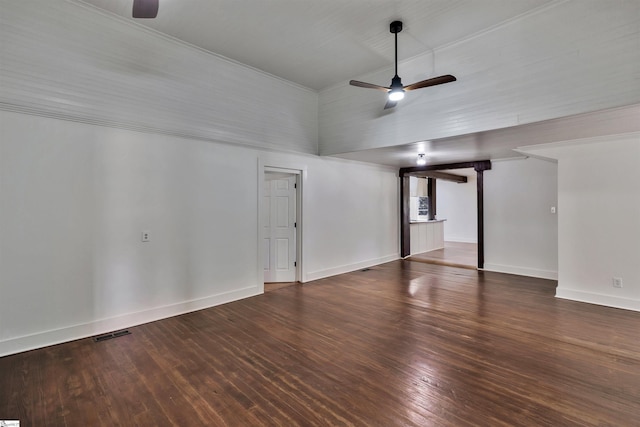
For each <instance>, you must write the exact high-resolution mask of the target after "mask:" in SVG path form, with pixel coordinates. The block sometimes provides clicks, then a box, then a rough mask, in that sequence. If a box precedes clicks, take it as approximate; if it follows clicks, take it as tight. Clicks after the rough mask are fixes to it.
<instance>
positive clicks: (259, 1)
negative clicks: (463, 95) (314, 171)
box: [71, 0, 638, 167]
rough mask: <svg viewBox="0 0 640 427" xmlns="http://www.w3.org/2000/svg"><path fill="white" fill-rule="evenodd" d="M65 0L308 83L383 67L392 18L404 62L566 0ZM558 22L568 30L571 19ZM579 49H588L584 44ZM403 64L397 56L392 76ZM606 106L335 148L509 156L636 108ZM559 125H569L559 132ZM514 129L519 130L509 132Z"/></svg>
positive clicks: (628, 115)
mask: <svg viewBox="0 0 640 427" xmlns="http://www.w3.org/2000/svg"><path fill="white" fill-rule="evenodd" d="M71 1H73V2H75V3H78V2H80V3H86V4H88V5H89V6H88V7H89V8H91V9H94V10H95V11H101V10H105V11H107V13H110V14H115V15H118V16H120V17H121V18H122V19H126V20H129V21H131V22H135V25H142V26H146V27H149V28H151V29H153V30H155V31H158V32H161V33H164V34H166V35H169V36H171V37H173V38H176V39H179V40H182V41H183V42H186V43H189V44H192V45H195V46H197V47H199V48H201V49H204V50H206V51H209V52H212V53H214V54H217V55H222V56H224V57H227V58H229V59H231V60H234V61H237V62H239V63H243V64H246V65H249V66H251V67H253V68H255V69H259V70H262V71H264V72H266V73H269V74H272V75H274V76H277V77H279V78H282V79H285V80H288V81H291V82H294V83H297V84H299V85H301V86H304V87H307V88H310V89H312V90H316V91H322V90H323V89H328V88H332V87H337V86H339V85H347V81H348V80H350V79H352V78H356V79H362V76H363V75H366V74H369V73H374V72H376V71H380V70H388V69H390V68H391V67H392V66H393V55H394V44H393V35H392V34H391V33H390V32H389V23H390V22H391V21H393V20H396V19H398V20H402V21H403V22H404V29H403V31H402V32H401V33H400V34H399V39H398V43H399V52H398V56H399V58H398V59H399V61H401V62H402V61H403V60H407V59H409V58H418V57H419V56H420V55H421V54H425V53H429V52H431V53H434V55H435V53H436V52H434V50H437V49H438V48H442V47H444V46H450V45H452V44H455V43H456V42H458V41H461V40H466V39H470V38H473V37H476V36H478V35H479V34H482V33H484V32H488V31H490V30H492V29H495V28H496V27H500V26H501V25H505V24H507V23H508V22H510V21H513V20H515V19H518V18H519V17H521V16H522V15H523V14H527V13H530V12H532V11H537V12H541V13H543V14H549V15H548V16H553V13H554V9H557V7H558V6H560V5H562V4H564V3H567V0H160V10H159V13H158V17H157V18H156V19H144V20H140V19H138V20H134V19H133V18H131V9H132V2H133V0H71ZM621 1H623V0H621ZM631 1H637V0H631ZM583 4H584V9H585V10H587V9H589V8H590V7H592V6H590V3H587V2H585V3H583ZM611 7H616V6H615V5H612V6H611ZM96 8H97V9H96ZM627 9H629V10H638V9H637V7H628V8H627ZM101 13H102V12H101ZM552 21H553V20H552ZM554 22H555V21H554ZM558 25H562V26H563V27H562V28H565V27H564V26H567V28H569V27H571V22H564V21H563V22H561V23H559V24H558ZM621 28H624V26H621ZM593 30H594V31H596V30H597V29H595V28H594V29H593ZM634 31H636V32H637V29H635V30H634ZM560 33H561V34H562V31H560ZM532 37H533V35H532ZM515 43H517V41H516V42H515ZM585 48H586V49H587V50H588V46H587V47H585ZM407 62H411V61H407ZM405 64H406V63H405ZM402 66H403V64H402V63H401V64H400V70H399V74H400V75H402ZM426 72H427V73H428V72H429V70H426ZM424 77H428V76H427V75H425V76H424ZM364 80H366V78H364ZM409 80H411V79H409ZM366 81H368V80H366ZM372 83H377V84H386V83H387V82H384V81H375V80H374V81H372ZM405 83H411V82H410V81H408V82H405ZM604 114H605V116H606V117H611V118H613V119H615V120H608V121H605V120H600V119H598V118H595V119H594V117H592V116H589V115H587V116H581V117H575V118H567V119H566V120H567V121H566V122H563V124H562V125H560V124H559V122H557V121H549V122H547V123H542V122H541V123H540V124H539V125H528V127H523V126H518V127H517V128H506V129H502V130H495V131H487V132H481V133H473V134H468V135H460V136H457V137H452V138H446V139H441V140H433V141H418V142H414V143H411V144H405V145H396V146H393V147H383V148H375V149H368V150H362V151H357V152H350V153H341V154H336V156H337V157H342V158H346V159H353V160H359V161H366V162H371V163H378V164H384V165H389V166H392V167H405V166H412V165H414V164H415V157H416V153H418V152H426V153H429V155H430V159H429V163H430V164H438V163H440V164H441V163H452V162H459V161H472V160H485V159H503V158H509V157H516V156H519V154H517V153H516V152H515V151H513V149H514V148H517V147H518V146H520V145H523V141H524V142H526V143H530V144H533V143H543V142H551V141H553V140H556V141H557V140H561V139H558V138H562V137H566V138H568V139H569V138H574V137H578V136H580V135H584V136H590V135H591V134H599V133H603V132H614V133H615V132H618V131H619V129H622V128H623V127H624V126H628V123H630V122H633V121H634V119H633V118H634V117H637V116H636V114H638V108H637V107H632V108H631V109H629V110H624V111H622V112H620V111H616V112H613V113H604ZM606 114H609V116H607V115H606ZM605 116H602V117H605ZM619 117H620V118H621V119H619ZM616 120H617V121H616ZM611 123H614V124H615V125H616V126H617V127H616V126H613V125H612V124H611ZM564 128H567V129H571V131H572V132H573V133H571V134H570V135H569V134H567V133H566V132H565V133H563V131H562V129H564ZM514 132H518V137H517V138H514ZM540 135H543V138H542V139H541V138H540ZM545 138H546V139H545Z"/></svg>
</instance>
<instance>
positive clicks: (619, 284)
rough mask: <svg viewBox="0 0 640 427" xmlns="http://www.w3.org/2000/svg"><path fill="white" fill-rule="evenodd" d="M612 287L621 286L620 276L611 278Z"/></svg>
mask: <svg viewBox="0 0 640 427" xmlns="http://www.w3.org/2000/svg"><path fill="white" fill-rule="evenodd" d="M613 287H614V288H621V287H622V277H614V278H613Z"/></svg>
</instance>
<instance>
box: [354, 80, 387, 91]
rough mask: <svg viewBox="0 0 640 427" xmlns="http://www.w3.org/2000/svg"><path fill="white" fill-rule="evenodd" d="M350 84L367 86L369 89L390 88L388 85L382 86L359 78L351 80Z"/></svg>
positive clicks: (384, 89) (382, 89)
mask: <svg viewBox="0 0 640 427" xmlns="http://www.w3.org/2000/svg"><path fill="white" fill-rule="evenodd" d="M349 84H350V85H351V86H358V87H365V88H367V89H377V90H381V91H383V92H389V88H388V87H384V86H380V85H374V84H373V83H366V82H359V81H358V80H351V81H350V82H349Z"/></svg>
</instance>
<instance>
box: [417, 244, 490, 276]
mask: <svg viewBox="0 0 640 427" xmlns="http://www.w3.org/2000/svg"><path fill="white" fill-rule="evenodd" d="M408 259H409V260H411V261H418V262H425V263H427V264H439V265H448V266H449V267H460V268H471V269H476V268H478V245H477V244H476V243H462V242H444V248H443V249H436V250H433V251H429V252H422V253H419V254H415V255H411V257H409V258H408Z"/></svg>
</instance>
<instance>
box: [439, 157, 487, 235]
mask: <svg viewBox="0 0 640 427" xmlns="http://www.w3.org/2000/svg"><path fill="white" fill-rule="evenodd" d="M451 172H452V173H454V174H455V173H456V171H455V170H454V171H451ZM468 175H469V176H468V177H467V182H465V183H460V184H458V183H455V182H451V181H445V180H443V179H438V180H436V197H437V201H436V202H437V206H436V212H437V218H438V219H446V220H447V221H446V222H445V223H444V240H445V241H446V242H465V243H478V218H477V212H478V205H477V192H478V190H477V181H476V173H475V171H474V172H473V173H471V174H468Z"/></svg>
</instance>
